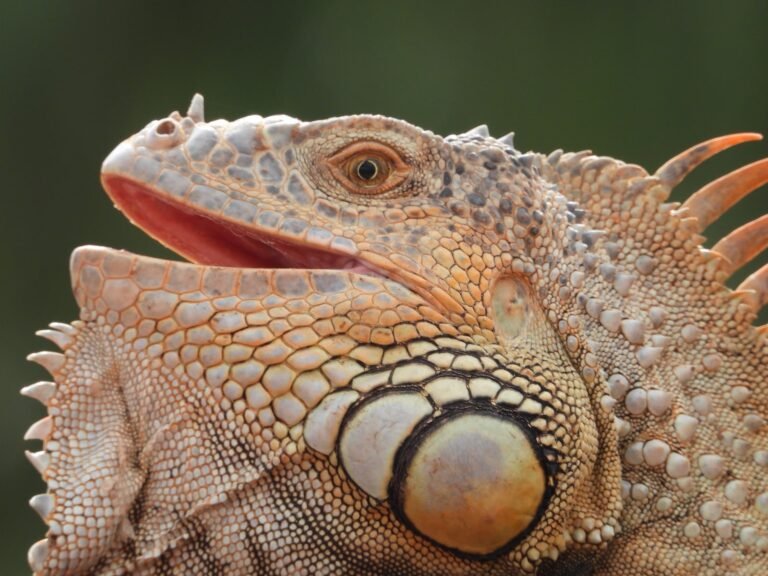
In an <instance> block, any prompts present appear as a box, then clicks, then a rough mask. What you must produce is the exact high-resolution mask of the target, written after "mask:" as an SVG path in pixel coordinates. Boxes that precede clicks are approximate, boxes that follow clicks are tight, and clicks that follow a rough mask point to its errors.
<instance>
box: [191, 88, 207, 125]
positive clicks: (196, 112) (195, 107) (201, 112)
mask: <svg viewBox="0 0 768 576" xmlns="http://www.w3.org/2000/svg"><path fill="white" fill-rule="evenodd" d="M187 116H189V117H190V118H191V119H192V120H194V121H195V122H205V106H204V100H203V95H202V94H195V95H194V96H192V102H190V103H189V110H187Z"/></svg>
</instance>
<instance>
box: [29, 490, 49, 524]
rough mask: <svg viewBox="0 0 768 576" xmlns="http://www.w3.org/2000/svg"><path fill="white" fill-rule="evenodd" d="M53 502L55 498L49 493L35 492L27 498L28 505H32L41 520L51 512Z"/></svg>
mask: <svg viewBox="0 0 768 576" xmlns="http://www.w3.org/2000/svg"><path fill="white" fill-rule="evenodd" d="M54 504H55V500H54V499H53V496H52V495H51V494H36V495H35V496H32V498H30V499H29V505H30V506H31V507H32V510H34V511H35V512H37V513H38V514H40V518H42V519H43V521H45V520H46V518H48V516H50V514H51V512H53V506H54Z"/></svg>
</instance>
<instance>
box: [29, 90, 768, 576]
mask: <svg viewBox="0 0 768 576" xmlns="http://www.w3.org/2000/svg"><path fill="white" fill-rule="evenodd" d="M750 139H755V135H750V134H747V135H736V136H732V137H725V138H720V139H715V140H712V141H710V142H707V143H704V144H703V145H700V146H698V147H695V148H692V149H691V150H689V151H687V152H685V153H683V154H681V155H680V156H678V157H676V158H673V159H672V160H671V161H670V162H669V163H667V164H665V165H664V166H663V167H662V168H660V169H659V170H658V171H657V173H656V174H655V175H653V176H651V175H649V174H648V173H647V172H645V171H644V170H643V169H641V168H639V167H637V166H631V165H626V164H624V163H622V162H619V161H616V160H613V159H610V158H601V157H594V156H591V155H590V154H589V153H578V154H563V153H562V152H560V151H558V152H555V153H553V154H550V155H549V156H543V155H539V154H531V153H527V154H523V153H520V152H519V151H517V150H516V149H515V148H514V147H513V146H512V141H511V137H505V138H502V139H495V138H492V137H490V136H489V135H488V132H487V130H486V129H485V128H483V127H481V128H478V129H475V130H473V131H470V132H468V133H465V134H462V135H458V136H449V137H446V138H442V137H440V136H436V135H434V134H432V133H430V132H425V131H423V130H421V129H419V128H416V127H414V126H412V125H410V124H407V123H405V122H402V121H399V120H393V119H390V118H384V117H379V116H350V117H344V118H337V119H331V120H324V121H319V122H300V121H298V120H295V119H293V118H289V117H286V116H274V117H267V118H262V117H260V116H248V117H246V118H243V119H241V120H238V121H235V122H231V123H229V122H225V121H223V120H216V121H213V122H205V120H204V115H203V104H202V98H201V97H199V96H196V97H195V98H194V99H193V101H192V105H191V106H190V109H189V111H188V112H187V114H186V115H185V116H182V115H181V114H179V113H177V112H174V113H173V114H171V115H170V116H169V117H167V118H164V119H161V120H157V121H154V122H151V123H150V124H149V125H147V126H146V127H145V128H144V129H143V130H142V131H140V132H139V133H138V134H136V135H135V136H133V137H131V138H129V139H128V140H126V141H125V142H124V143H122V144H121V145H120V146H118V148H116V149H115V151H114V152H112V154H110V156H109V157H108V158H107V160H106V161H105V162H104V166H103V172H102V180H103V183H104V186H105V188H106V190H107V192H108V193H109V195H110V196H111V198H112V199H113V200H114V202H115V204H116V205H117V207H118V208H119V209H120V210H122V211H123V212H124V213H125V214H126V215H127V216H128V217H129V218H130V219H131V220H132V221H133V222H134V223H135V224H137V225H138V226H139V227H141V228H142V229H143V230H145V231H147V232H148V233H149V234H150V235H152V236H153V237H155V238H156V239H158V240H159V241H160V242H162V243H163V244H165V245H167V246H168V247H170V248H171V249H172V250H174V251H176V252H177V253H179V254H181V255H182V256H184V257H186V258H187V259H189V260H191V263H172V262H164V261H158V260H153V259H149V258H144V257H139V256H134V255H131V254H125V253H118V252H115V251H111V250H107V249H101V248H92V247H86V248H82V249H79V250H78V251H76V252H75V254H74V256H73V259H72V277H73V286H74V289H75V295H76V297H77V300H78V303H79V305H80V307H81V321H78V322H76V323H75V324H74V325H73V326H67V325H62V324H56V325H54V330H52V331H46V332H45V333H44V334H43V335H44V336H47V337H49V338H51V339H52V340H54V341H55V342H56V343H57V344H59V345H60V346H62V347H63V348H64V349H65V355H64V356H61V355H56V354H52V353H42V354H40V355H36V356H34V357H33V359H34V360H36V361H38V362H40V363H41V364H43V365H44V366H46V367H47V368H48V369H49V370H51V371H52V372H53V373H54V375H55V379H56V384H55V385H54V384H52V383H42V385H40V386H37V387H32V388H28V389H26V392H25V393H27V394H28V395H30V396H34V397H36V398H38V399H40V400H41V401H43V402H44V403H46V404H47V406H48V408H49V412H50V414H51V416H50V417H49V418H48V419H46V420H43V421H41V423H39V424H37V425H35V426H33V428H32V429H31V430H30V433H29V437H31V438H39V439H42V440H44V441H45V442H46V445H45V447H46V449H45V450H44V451H43V452H40V453H36V454H31V455H30V458H31V459H32V461H33V463H35V465H36V466H37V467H38V469H40V470H41V472H42V473H43V474H44V476H45V477H46V479H47V480H48V481H49V484H50V487H51V492H52V494H51V495H42V496H40V497H36V498H37V500H35V501H34V503H33V505H34V506H35V508H36V509H38V511H40V513H41V515H43V516H44V518H45V519H46V521H47V522H48V523H49V525H50V530H49V535H48V539H47V540H44V541H41V543H39V544H38V545H36V546H35V547H33V549H32V550H31V551H30V561H31V563H32V565H33V569H34V570H35V571H38V572H40V573H51V574H54V573H61V572H66V570H69V572H67V573H81V572H84V571H86V570H93V571H96V572H98V571H99V570H102V571H104V572H108V571H109V570H114V571H119V570H124V569H131V570H133V569H144V570H145V571H147V572H148V573H153V572H152V571H155V572H159V571H161V570H162V569H164V568H165V567H168V568H170V569H178V570H187V571H190V570H191V571H195V570H197V571H208V572H210V573H222V574H223V573H235V574H247V573H253V572H256V573H265V574H266V573H279V574H303V573H314V572H317V573H349V574H353V573H354V574H357V573H361V574H362V573H370V574H388V575H389V574H391V575H395V574H398V575H403V576H406V575H408V576H410V575H417V574H418V575H426V574H434V573H441V574H442V573H446V574H447V573H451V574H476V573H483V574H499V575H501V574H504V575H510V574H523V573H533V572H536V573H538V574H540V575H542V576H556V575H561V574H570V573H578V574H581V573H586V572H584V571H587V570H593V571H594V573H595V574H600V575H605V576H617V575H619V574H621V575H622V576H653V575H661V574H676V573H680V574H687V573H691V572H700V573H702V574H713V575H714V574H720V573H727V572H728V571H731V572H732V573H734V574H757V573H759V571H760V570H761V569H763V568H765V567H766V555H765V552H766V550H768V533H766V523H765V516H766V514H768V485H767V483H766V482H767V481H766V478H765V474H764V469H765V466H767V465H768V446H767V445H766V429H765V408H766V403H767V400H766V394H765V387H764V385H763V384H764V379H765V376H766V374H765V366H766V362H765V360H766V354H767V352H766V344H765V337H764V332H765V331H764V329H763V330H759V329H755V328H754V327H753V326H751V323H752V322H753V320H754V318H755V313H756V311H757V310H758V309H759V308H760V307H761V306H762V305H763V304H764V303H765V301H766V294H768V289H766V278H768V272H767V271H766V269H763V270H761V271H759V272H758V273H756V274H755V275H753V277H752V278H751V279H750V280H748V281H747V282H746V283H745V284H744V285H742V287H740V289H739V290H737V291H736V292H732V291H731V290H729V289H728V288H727V287H726V286H725V285H724V281H725V279H726V278H727V277H728V276H729V275H730V274H731V273H732V272H733V270H735V269H737V268H738V267H740V266H741V265H743V264H744V263H745V262H746V261H747V260H749V259H750V258H751V257H754V256H755V255H757V254H758V253H759V252H760V250H761V249H762V247H764V246H765V245H766V243H768V233H767V232H766V230H768V224H767V221H766V219H765V218H763V219H761V220H758V221H756V223H754V224H752V225H749V226H747V227H745V228H743V229H740V230H739V231H736V232H734V233H733V234H732V235H730V236H728V237H727V238H725V239H724V240H722V241H721V242H720V243H718V244H717V245H716V246H715V249H714V251H711V252H710V251H705V250H702V249H701V248H700V244H701V241H702V238H701V236H700V232H701V231H702V230H703V229H704V228H705V227H706V225H707V224H708V223H710V222H711V221H712V220H713V219H714V218H716V217H717V216H718V215H719V214H720V213H722V212H723V211H724V210H725V209H727V208H728V207H729V206H730V205H731V204H733V203H734V202H735V201H736V200H738V198H740V197H741V196H743V195H744V194H746V193H748V192H749V191H750V190H751V189H753V188H755V187H757V186H759V185H760V184H761V183H762V182H764V181H765V180H766V179H768V162H766V161H763V162H758V163H755V164H753V165H751V166H748V167H745V168H743V169H741V170H739V171H736V172H734V173H733V174H731V175H729V176H726V177H724V178H723V179H721V180H718V181H716V182H715V183H713V184H711V185H709V186H707V187H705V188H704V189H702V190H701V191H700V192H699V193H697V194H695V195H694V196H693V197H692V199H691V200H689V201H688V202H687V203H686V204H685V205H683V206H680V205H677V204H670V203H667V198H668V196H669V193H670V192H671V190H672V188H673V187H674V186H675V185H677V183H679V181H680V180H681V179H682V178H683V177H684V176H685V174H687V173H688V172H689V171H690V170H692V169H693V168H694V167H695V166H696V165H697V164H698V163H700V162H701V161H703V160H705V159H706V158H707V157H709V156H711V155H712V154H714V153H715V152H717V151H719V150H722V149H724V148H726V147H728V146H730V145H733V144H735V143H738V142H742V141H746V140H750ZM84 499H88V502H90V503H93V502H94V501H96V502H97V504H96V505H95V507H94V506H89V505H86V506H85V508H83V501H84ZM94 499H95V500H94ZM104 509H109V514H108V515H106V516H105V514H104V513H103V511H104ZM94 510H95V511H94ZM91 524H93V526H91ZM78 526H86V527H89V528H92V530H91V531H90V532H89V531H87V530H86V529H85V528H78ZM755 570H757V571H755Z"/></svg>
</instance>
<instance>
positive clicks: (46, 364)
mask: <svg viewBox="0 0 768 576" xmlns="http://www.w3.org/2000/svg"><path fill="white" fill-rule="evenodd" d="M27 360H29V361H30V362H35V363H37V364H40V366H42V367H43V368H45V369H46V370H48V372H50V373H51V374H56V372H58V371H59V370H60V369H61V367H62V366H64V354H59V353H58V352H48V351H46V352H35V353H33V354H30V355H29V356H27Z"/></svg>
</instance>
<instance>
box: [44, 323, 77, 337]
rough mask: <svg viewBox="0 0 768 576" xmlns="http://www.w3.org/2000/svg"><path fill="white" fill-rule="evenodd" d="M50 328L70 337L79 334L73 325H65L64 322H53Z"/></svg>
mask: <svg viewBox="0 0 768 576" xmlns="http://www.w3.org/2000/svg"><path fill="white" fill-rule="evenodd" d="M48 326H50V327H51V328H53V329H54V330H58V331H59V332H64V334H69V335H70V336H74V335H75V334H77V328H75V327H74V326H72V325H71V324H65V323H64V322H51V323H50V324H48Z"/></svg>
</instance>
